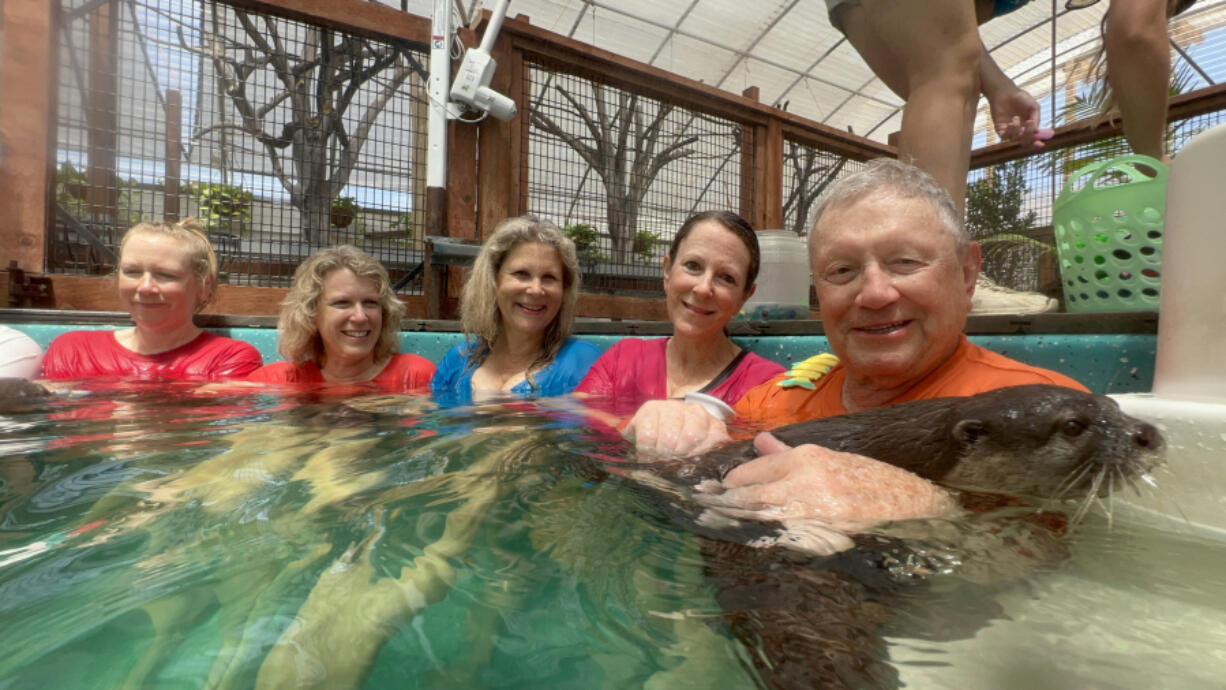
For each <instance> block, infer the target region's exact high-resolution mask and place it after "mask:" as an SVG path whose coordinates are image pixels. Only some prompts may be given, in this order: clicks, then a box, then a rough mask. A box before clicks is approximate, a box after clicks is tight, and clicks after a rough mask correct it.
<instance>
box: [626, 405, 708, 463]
mask: <svg viewBox="0 0 1226 690" xmlns="http://www.w3.org/2000/svg"><path fill="white" fill-rule="evenodd" d="M622 436H624V437H626V439H627V440H629V441H633V442H634V447H635V450H637V451H639V453H644V454H649V455H658V456H661V457H689V456H691V455H699V454H701V453H705V452H707V451H709V450H711V449H712V448H715V447H716V446H720V445H722V444H724V443H727V442H728V441H730V440H731V438H730V437H729V436H728V428H727V427H726V426H724V423H723V421H721V420H719V419H716V418H715V417H714V416H713V415H712V414H711V413H710V412H707V410H706V408H704V407H703V406H702V404H701V403H696V402H683V401H681V400H648V401H647V402H645V403H643V406H642V407H640V408H639V409H638V411H637V412H635V413H634V416H633V417H631V418H630V422H629V423H628V424H626V427H625V428H624V429H623V430H622Z"/></svg>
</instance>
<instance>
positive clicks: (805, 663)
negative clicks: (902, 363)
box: [665, 385, 1163, 688]
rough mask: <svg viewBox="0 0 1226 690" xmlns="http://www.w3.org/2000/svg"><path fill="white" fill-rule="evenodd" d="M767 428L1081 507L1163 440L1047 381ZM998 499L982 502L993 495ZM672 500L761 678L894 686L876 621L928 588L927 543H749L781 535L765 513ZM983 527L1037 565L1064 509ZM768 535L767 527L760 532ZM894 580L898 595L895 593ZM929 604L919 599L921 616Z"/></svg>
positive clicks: (1146, 459) (743, 454) (691, 480)
mask: <svg viewBox="0 0 1226 690" xmlns="http://www.w3.org/2000/svg"><path fill="white" fill-rule="evenodd" d="M772 433H774V435H775V436H777V437H778V438H779V439H780V440H782V441H783V442H785V443H788V444H789V445H798V444H803V443H816V444H819V445H822V446H826V447H829V448H833V449H836V450H841V451H846V452H852V453H858V454H861V455H866V456H868V457H872V458H875V459H877V460H880V461H883V462H887V463H890V464H892V465H896V466H898V467H901V468H903V469H906V470H909V471H911V472H913V473H915V474H917V475H919V476H921V477H924V478H926V479H929V480H932V481H936V482H939V483H941V484H943V485H945V486H949V487H952V488H956V489H961V490H965V491H969V492H987V493H991V494H1006V495H1010V496H1029V497H1037V498H1059V497H1063V496H1066V495H1068V496H1075V497H1084V504H1083V509H1084V506H1085V505H1088V504H1089V503H1090V502H1092V501H1093V500H1094V498H1095V497H1096V496H1098V495H1100V494H1101V493H1102V492H1105V491H1107V490H1108V487H1111V486H1115V485H1117V484H1120V483H1122V482H1131V481H1133V480H1134V479H1136V478H1138V477H1145V476H1146V473H1148V471H1149V470H1150V469H1152V468H1153V467H1154V466H1155V465H1156V464H1157V461H1158V457H1159V455H1158V451H1160V450H1161V448H1162V446H1163V441H1162V437H1161V434H1159V432H1158V431H1157V429H1155V428H1154V427H1153V426H1151V425H1150V424H1147V423H1145V422H1143V421H1140V420H1137V419H1134V418H1132V417H1129V416H1128V415H1126V414H1124V413H1123V412H1121V411H1120V409H1119V406H1118V405H1116V403H1115V402H1114V401H1113V400H1111V399H1110V398H1107V397H1104V396H1100V395H1092V394H1088V393H1082V392H1080V391H1076V390H1072V389H1069V388H1063V387H1059V386H1050V385H1027V386H1015V387H1010V388H1002V389H999V390H996V391H991V392H987V393H982V394H979V395H975V396H970V397H960V398H942V399H934V400H922V401H915V402H909V403H901V404H898V405H892V406H888V407H883V408H877V409H872V410H867V411H864V412H858V413H855V414H849V415H843V416H838V417H829V418H824V419H817V420H813V421H808V422H802V423H799V424H793V425H790V426H786V427H782V428H779V429H776V430H774V431H773V432H772ZM754 456H755V453H754V450H753V445H752V442H748V441H747V442H742V443H738V444H733V445H730V446H726V447H725V448H723V449H720V450H718V451H716V452H713V453H709V454H707V455H705V456H703V457H700V458H697V459H692V460H687V461H679V462H675V463H670V464H669V465H668V466H666V468H665V475H669V474H672V475H673V476H674V477H675V478H677V479H678V480H679V481H681V482H682V483H686V484H697V483H698V482H700V481H703V480H711V479H721V478H723V477H724V476H725V475H726V474H727V473H728V472H729V471H731V470H732V469H733V468H734V467H736V466H738V465H740V464H741V463H744V462H746V461H748V460H751V459H753V457H754ZM1009 500H1011V499H1007V498H999V497H995V498H992V499H989V500H988V501H987V502H988V503H989V504H990V505H992V506H1000V505H1003V504H1006V503H1007V502H1008V501H1009ZM972 502H977V503H982V502H983V496H982V494H975V493H967V494H963V505H964V506H967V505H969V504H970V503H972ZM678 508H680V506H678V505H677V504H675V503H674V505H673V510H670V512H671V513H672V514H673V515H674V516H675V517H676V516H680V517H681V519H682V521H683V522H685V523H687V524H689V525H691V526H692V528H693V531H694V532H696V533H697V534H698V535H699V539H700V543H701V545H702V551H703V555H704V558H705V560H706V563H707V572H708V577H709V578H710V579H711V580H712V582H713V583H714V585H715V587H716V592H717V593H716V598H717V600H718V601H719V603H720V605H721V607H722V608H723V610H724V612H725V619H726V621H727V623H728V625H729V627H730V628H731V630H732V631H733V632H734V633H735V634H736V635H737V637H738V638H739V639H741V641H742V642H743V643H744V644H745V646H746V648H747V649H748V650H749V651H750V654H749V656H750V658H751V660H752V662H753V665H754V667H755V668H756V669H757V671H758V673H759V674H760V676H761V678H762V681H763V682H764V683H765V684H766V685H767V686H769V687H782V688H791V687H796V688H892V687H897V684H898V678H897V673H896V672H895V670H894V669H893V667H891V666H890V665H889V664H888V663H886V658H887V652H886V645H885V642H884V639H883V637H882V630H883V626H885V625H887V623H888V622H889V621H891V620H894V617H893V616H892V614H893V613H896V612H897V611H898V610H899V607H900V606H903V605H904V603H903V602H906V603H905V605H906V606H912V607H913V606H915V602H917V601H919V600H921V599H922V598H921V597H916V591H917V589H918V588H922V587H925V586H926V585H927V578H926V577H925V576H924V574H925V573H929V572H932V571H934V570H940V569H942V567H943V566H942V565H941V564H939V563H934V562H933V561H931V560H930V558H931V554H929V553H924V552H923V550H922V549H916V548H914V545H913V544H911V543H909V542H908V541H906V540H902V539H898V538H890V537H882V536H879V535H876V536H875V535H858V536H855V537H854V542H855V546H854V547H853V548H852V549H850V550H848V551H844V552H842V553H839V554H835V555H832V556H831V555H818V556H813V555H812V554H804V553H801V552H798V551H796V550H794V549H792V548H785V547H784V546H771V547H768V548H755V547H753V546H749V545H748V544H747V542H750V541H752V542H754V543H758V544H760V543H763V542H764V541H765V542H773V543H775V544H780V545H784V544H788V543H789V540H788V539H786V538H781V537H783V536H784V535H782V531H781V529H780V526H779V525H778V524H777V523H756V524H755V523H745V522H736V523H732V524H733V526H732V527H728V526H720V527H716V528H712V527H710V525H709V523H708V522H704V521H701V520H694V519H693V518H694V516H695V512H694V511H693V510H689V511H687V510H686V509H684V508H681V509H679V510H678ZM1079 512H1080V511H1079ZM988 524H989V527H988V531H987V535H988V536H987V538H988V539H992V538H993V536H992V535H995V534H996V533H997V532H995V531H993V530H999V531H1000V532H1005V533H1007V534H1008V536H1007V537H1006V536H1003V535H1002V536H1000V537H999V538H998V539H997V540H996V541H995V542H992V543H995V547H994V549H995V551H996V552H997V553H1000V552H1002V551H1012V553H1008V554H1002V555H1007V556H1010V557H1012V558H1013V560H1014V561H1017V560H1019V559H1020V560H1024V561H1030V562H1031V564H1032V566H1033V567H1040V566H1042V565H1043V564H1044V562H1045V561H1046V562H1049V563H1050V562H1052V561H1058V559H1059V558H1060V557H1061V555H1062V554H1063V551H1062V548H1063V547H1062V546H1061V544H1060V543H1059V541H1058V537H1059V536H1060V533H1061V532H1062V530H1063V527H1064V524H1065V520H1064V518H1063V516H1058V515H1056V516H1053V515H1052V514H1049V513H1042V512H1038V511H1035V510H1034V509H1033V508H1029V509H1026V510H1024V511H1023V512H1021V513H1020V514H1018V513H1014V514H1012V516H1011V517H1009V518H1002V519H1000V520H997V522H996V523H988ZM770 535H773V536H774V537H775V538H774V539H763V537H764V536H770ZM1019 535H1020V536H1019ZM990 552H991V550H989V551H988V552H980V553H977V554H976V555H975V556H973V557H972V558H976V559H983V558H991V557H993V556H991V555H985V553H990ZM952 560H953V561H954V562H957V561H959V560H965V559H964V558H962V557H961V555H957V556H955V558H953V559H952ZM973 565H980V564H973ZM1023 569H1024V568H1023ZM1025 572H1030V571H1025ZM1024 574H1025V573H1024V572H1022V573H1018V576H1019V577H1021V576H1024ZM904 588H905V589H906V596H901V597H900V596H898V595H899V594H900V593H902V591H903V590H904ZM939 608H940V607H937V609H939ZM936 613H937V614H939V613H940V612H939V610H938V611H937V612H936ZM993 613H994V612H987V613H986V614H985V615H984V616H981V617H980V618H979V619H977V620H982V619H983V618H990V617H991V616H992V615H993ZM931 615H934V614H933V611H932V610H929V611H926V612H924V613H923V614H922V615H921V616H920V618H927V617H931ZM906 618H908V619H911V620H914V619H915V618H916V616H915V615H914V614H913V613H912V614H909V615H908V616H906ZM963 624H964V625H965V621H963ZM950 626H951V623H950V621H948V620H942V621H941V623H940V624H936V625H933V626H930V627H931V628H932V630H930V631H929V632H928V633H926V634H930V635H934V634H940V633H941V632H943V633H944V634H946V635H966V634H969V631H966V630H958V631H951V628H950ZM933 631H939V632H935V633H934V632H933Z"/></svg>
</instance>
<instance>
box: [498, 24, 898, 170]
mask: <svg viewBox="0 0 1226 690" xmlns="http://www.w3.org/2000/svg"><path fill="white" fill-rule="evenodd" d="M500 35H507V36H511V37H513V38H514V41H515V44H516V46H518V47H521V48H522V49H523V50H524V52H525V57H527V58H528V59H536V60H541V61H546V62H549V63H550V65H551V67H553V68H556V69H563V70H567V71H572V72H576V73H579V74H585V73H588V74H595V75H598V76H599V78H600V79H601V81H604V82H607V83H609V84H611V85H614V86H618V87H621V88H625V89H628V90H631V91H634V92H637V93H642V94H645V95H647V96H650V97H652V98H656V99H658V100H662V101H665V102H668V103H673V104H676V105H679V106H681V107H684V108H690V109H692V110H697V111H700V112H704V113H707V114H709V115H714V116H716V117H722V118H730V119H734V120H738V121H740V122H742V123H753V124H765V123H766V122H767V121H768V120H770V119H778V120H779V121H780V124H781V125H782V126H783V127H784V129H785V134H786V135H789V138H796V139H798V140H801V141H803V142H804V143H806V144H808V145H811V146H815V147H817V148H820V149H822V150H825V151H829V152H831V153H834V154H836V155H840V156H846V157H848V158H854V159H856V160H867V159H869V158H877V157H879V156H891V157H896V156H897V152H896V151H895V150H894V149H892V148H891V147H889V146H886V145H884V144H882V143H880V142H877V141H873V140H871V139H866V138H864V137H861V136H858V135H855V134H851V133H849V132H844V131H842V130H839V129H836V128H834V127H830V126H827V125H823V124H821V123H818V122H813V121H812V120H808V119H805V118H803V117H800V116H798V115H793V114H791V113H788V112H785V111H782V110H779V109H778V108H773V107H771V106H769V105H764V104H762V103H756V102H754V101H753V100H751V99H749V98H745V97H744V96H737V95H734V94H731V93H729V92H727V91H724V90H723V89H718V88H716V87H713V86H711V85H709V84H704V83H702V82H700V81H695V80H693V79H687V78H685V77H681V76H679V75H676V74H673V73H672V72H668V71H665V70H663V69H661V68H659V67H653V66H651V65H648V64H646V63H642V62H639V61H637V60H631V59H630V58H627V57H624V56H621V55H617V54H616V53H612V52H609V51H607V50H602V49H600V48H596V47H595V46H592V45H588V44H586V43H581V42H579V41H576V40H574V39H572V38H567V37H565V36H561V35H559V34H556V33H553V32H551V31H546V30H544V29H541V28H538V27H535V26H532V25H531V24H529V23H526V22H523V21H520V20H519V19H518V18H516V19H508V20H506V21H505V22H503V25H502V31H501V34H500Z"/></svg>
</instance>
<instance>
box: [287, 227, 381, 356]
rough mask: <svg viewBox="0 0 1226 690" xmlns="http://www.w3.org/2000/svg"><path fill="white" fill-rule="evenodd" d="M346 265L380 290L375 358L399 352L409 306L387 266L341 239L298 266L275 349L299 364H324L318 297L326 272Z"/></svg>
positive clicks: (322, 289)
mask: <svg viewBox="0 0 1226 690" xmlns="http://www.w3.org/2000/svg"><path fill="white" fill-rule="evenodd" d="M342 269H347V270H349V271H350V272H351V273H353V274H354V275H355V276H357V277H359V278H362V279H364V280H369V281H370V282H372V283H374V284H375V289H376V290H378V291H379V307H380V310H381V311H382V312H383V327H382V328H381V329H380V331H379V341H378V342H377V343H375V351H374V357H375V361H376V362H382V361H383V360H385V359H387V358H388V357H391V356H392V355H394V354H396V353H397V352H399V351H400V319H401V318H402V317H404V311H405V307H404V303H403V302H401V301H400V300H399V299H398V298H397V297H396V295H395V293H393V292H392V281H391V279H390V278H389V277H388V275H387V269H385V268H384V267H383V264H381V263H379V261H378V260H377V259H375V258H374V257H373V256H371V255H369V254H367V253H366V252H364V251H362V250H361V249H358V248H357V247H354V246H352V245H348V244H343V245H340V246H339V247H330V248H328V249H320V250H319V251H317V252H315V253H314V254H312V255H311V256H310V257H309V258H307V260H306V261H304V262H303V263H302V265H300V266H298V269H297V270H295V271H294V282H293V285H291V286H290V289H289V293H287V294H286V295H285V299H284V300H282V301H281V315H280V317H279V318H278V319H277V330H278V331H279V332H280V338H279V339H278V341H277V351H278V352H280V353H281V356H282V357H284V358H285V359H286V360H288V361H290V362H293V363H295V364H299V363H302V362H309V361H314V362H315V363H317V364H322V363H323V359H324V355H325V354H326V353H325V352H324V342H323V339H322V338H320V337H319V328H318V327H317V326H316V325H315V318H316V317H317V316H318V315H319V297H320V295H322V294H323V292H324V281H325V280H327V279H328V276H329V275H330V274H332V273H333V272H334V271H339V270H342Z"/></svg>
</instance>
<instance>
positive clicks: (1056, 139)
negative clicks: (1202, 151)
mask: <svg viewBox="0 0 1226 690" xmlns="http://www.w3.org/2000/svg"><path fill="white" fill-rule="evenodd" d="M1224 109H1226V84H1216V85H1214V86H1208V87H1205V88H1203V89H1197V90H1196V91H1190V92H1188V93H1184V94H1180V95H1178V96H1174V97H1172V98H1171V103H1170V108H1169V110H1168V111H1167V121H1168V122H1177V121H1179V120H1184V119H1187V118H1189V117H1195V116H1197V115H1203V114H1205V113H1210V112H1214V111H1217V110H1224ZM1123 134H1124V129H1123V125H1122V121H1121V120H1120V119H1119V118H1115V119H1113V120H1100V119H1098V118H1093V119H1089V120H1079V121H1077V122H1074V123H1072V124H1068V125H1065V126H1063V127H1061V128H1059V129H1057V130H1056V134H1055V136H1053V137H1052V138H1051V139H1049V140H1047V142H1046V146H1044V147H1043V148H1042V149H1034V148H1031V147H1028V146H1026V147H1023V146H1022V145H1021V144H1019V143H1017V142H1013V141H1004V142H1000V143H998V144H993V145H991V146H984V147H983V148H979V149H975V150H974V151H972V152H971V169H972V170H974V169H976V168H983V167H987V166H989V165H998V164H1000V163H1008V162H1009V161H1012V160H1017V159H1019V158H1026V157H1027V156H1033V155H1036V154H1038V153H1042V152H1044V151H1053V150H1058V149H1062V148H1068V147H1070V146H1077V145H1079V144H1086V143H1089V142H1091V141H1097V140H1099V139H1106V138H1107V137H1112V136H1122V135H1123Z"/></svg>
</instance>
